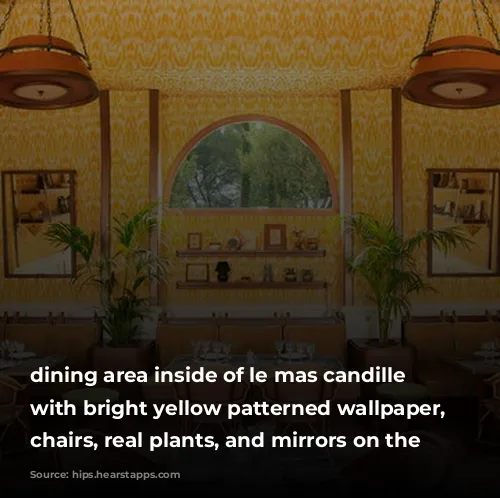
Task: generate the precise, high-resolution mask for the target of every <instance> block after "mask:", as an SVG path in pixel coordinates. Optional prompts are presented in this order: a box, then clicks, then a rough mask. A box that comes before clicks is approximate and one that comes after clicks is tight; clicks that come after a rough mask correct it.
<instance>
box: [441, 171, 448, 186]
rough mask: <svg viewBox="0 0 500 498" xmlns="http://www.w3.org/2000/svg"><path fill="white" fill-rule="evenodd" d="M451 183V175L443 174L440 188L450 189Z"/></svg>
mask: <svg viewBox="0 0 500 498" xmlns="http://www.w3.org/2000/svg"><path fill="white" fill-rule="evenodd" d="M449 182H450V174H449V173H443V174H441V183H440V184H439V188H448V184H449Z"/></svg>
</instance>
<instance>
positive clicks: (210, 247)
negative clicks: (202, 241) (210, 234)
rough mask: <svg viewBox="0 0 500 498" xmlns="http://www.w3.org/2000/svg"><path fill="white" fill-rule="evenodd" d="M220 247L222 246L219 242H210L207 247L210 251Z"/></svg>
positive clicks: (218, 249)
mask: <svg viewBox="0 0 500 498" xmlns="http://www.w3.org/2000/svg"><path fill="white" fill-rule="evenodd" d="M221 247H222V244H221V243H220V242H210V244H208V248H209V249H210V250H211V251H220V248H221Z"/></svg>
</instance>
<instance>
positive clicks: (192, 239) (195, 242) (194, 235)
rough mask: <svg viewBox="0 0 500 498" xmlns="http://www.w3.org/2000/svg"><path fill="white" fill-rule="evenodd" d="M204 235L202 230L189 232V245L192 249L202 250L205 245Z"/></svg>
mask: <svg viewBox="0 0 500 498" xmlns="http://www.w3.org/2000/svg"><path fill="white" fill-rule="evenodd" d="M202 240H203V237H202V234H201V233H200V232H191V233H188V237H187V247H188V249H189V250H190V251H201V249H202V247H203V242H202Z"/></svg>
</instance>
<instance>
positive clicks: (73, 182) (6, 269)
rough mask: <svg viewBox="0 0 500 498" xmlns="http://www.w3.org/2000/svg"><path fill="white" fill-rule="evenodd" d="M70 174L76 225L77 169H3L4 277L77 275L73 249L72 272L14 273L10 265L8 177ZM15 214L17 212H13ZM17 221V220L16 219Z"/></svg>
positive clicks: (70, 210)
mask: <svg viewBox="0 0 500 498" xmlns="http://www.w3.org/2000/svg"><path fill="white" fill-rule="evenodd" d="M58 173H59V174H60V173H63V174H68V175H69V192H70V197H71V199H72V202H71V203H70V206H69V214H70V222H71V224H72V225H74V226H75V225H76V195H75V194H76V170H73V169H36V170H10V171H2V224H3V229H2V232H3V260H4V278H6V279H7V278H9V279H26V278H53V279H60V278H64V279H73V278H75V277H76V273H77V272H76V270H77V269H76V252H75V251H74V250H72V251H71V272H69V273H65V274H60V273H59V274H58V273H53V274H48V273H37V274H28V273H25V274H19V273H12V272H11V271H10V267H9V244H8V239H7V236H8V231H7V196H6V192H7V178H8V177H9V176H13V175H23V174H24V175H39V174H58ZM13 215H15V213H13ZM14 222H15V220H14Z"/></svg>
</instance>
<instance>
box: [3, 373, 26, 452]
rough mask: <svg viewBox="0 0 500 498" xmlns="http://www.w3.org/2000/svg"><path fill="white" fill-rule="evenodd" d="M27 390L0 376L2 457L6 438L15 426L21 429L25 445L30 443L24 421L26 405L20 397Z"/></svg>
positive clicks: (5, 376) (23, 386)
mask: <svg viewBox="0 0 500 498" xmlns="http://www.w3.org/2000/svg"><path fill="white" fill-rule="evenodd" d="M25 390H26V386H25V385H22V384H20V383H19V382H17V381H16V380H15V379H13V378H12V377H9V376H8V375H5V374H0V430H1V432H0V456H1V454H2V451H1V446H2V443H3V442H4V439H5V436H6V435H7V433H8V432H9V429H11V427H13V426H14V425H19V426H20V427H21V429H22V431H23V436H24V444H25V445H27V443H28V425H27V424H26V422H25V421H24V420H23V419H22V414H23V411H24V408H25V405H26V403H25V402H24V401H23V400H22V399H21V396H20V394H22V393H23V392H25Z"/></svg>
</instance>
